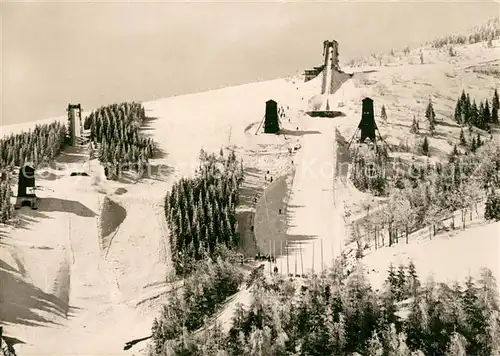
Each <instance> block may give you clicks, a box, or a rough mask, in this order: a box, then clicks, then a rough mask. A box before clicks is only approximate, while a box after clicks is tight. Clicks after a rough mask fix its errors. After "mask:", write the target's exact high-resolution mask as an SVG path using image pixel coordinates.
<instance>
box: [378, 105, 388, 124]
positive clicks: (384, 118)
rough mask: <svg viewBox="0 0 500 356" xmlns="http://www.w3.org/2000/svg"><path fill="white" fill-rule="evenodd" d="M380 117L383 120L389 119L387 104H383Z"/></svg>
mask: <svg viewBox="0 0 500 356" xmlns="http://www.w3.org/2000/svg"><path fill="white" fill-rule="evenodd" d="M380 118H381V119H382V120H383V121H387V112H386V111H385V105H382V110H381V112H380Z"/></svg>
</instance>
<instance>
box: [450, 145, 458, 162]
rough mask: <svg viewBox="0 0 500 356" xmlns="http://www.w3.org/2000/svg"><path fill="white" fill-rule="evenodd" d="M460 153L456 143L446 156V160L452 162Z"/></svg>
mask: <svg viewBox="0 0 500 356" xmlns="http://www.w3.org/2000/svg"><path fill="white" fill-rule="evenodd" d="M459 155H460V152H458V148H457V145H454V146H453V150H452V151H451V152H450V154H449V156H448V162H450V163H453V162H455V160H456V158H457V157H458V156H459Z"/></svg>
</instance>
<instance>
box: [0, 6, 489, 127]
mask: <svg viewBox="0 0 500 356" xmlns="http://www.w3.org/2000/svg"><path fill="white" fill-rule="evenodd" d="M498 6H499V4H498V3H495V2H492V1H486V0H484V1H475V2H456V1H454V2H451V1H441V2H405V3H401V2H359V1H352V0H351V1H348V0H346V1H343V2H333V1H331V2H327V1H321V2H320V1H317V2H308V3H304V2H302V3H301V2H284V1H281V2H270V1H267V2H255V1H254V2H249V1H247V2H224V3H223V2H204V3H202V2H191V3H185V2H184V3H183V2H168V3H167V2H118V1H115V2H110V1H108V2H98V1H92V2H83V1H80V2H46V1H45V2H42V1H38V2H33V1H32V2H29V3H28V2H25V3H23V2H19V1H17V2H8V1H7V2H5V1H4V3H3V4H2V5H1V8H0V11H1V16H2V73H1V74H2V78H1V80H2V93H1V94H2V95H1V97H2V102H1V104H2V110H1V112H2V117H1V118H0V123H2V124H4V125H7V124H12V123H16V122H24V121H30V120H38V119H43V118H47V117H50V116H60V115H64V114H65V108H66V106H67V104H68V103H69V102H72V103H81V104H82V106H83V107H84V109H91V108H94V107H96V106H99V105H103V104H109V103H112V102H116V101H121V100H133V99H134V100H151V99H155V98H161V97H167V96H171V95H177V94H183V93H189V92H196V91H201V90H207V89H210V88H218V87H222V86H226V85H231V84H242V83H246V82H249V81H256V80H262V79H271V78H278V77H283V76H286V75H289V74H293V73H295V72H296V71H299V70H300V71H302V70H303V69H306V68H309V67H312V66H314V65H319V64H321V59H322V58H321V52H322V43H323V41H324V40H326V39H336V40H337V41H338V42H339V52H340V56H341V60H342V59H346V58H349V57H352V56H353V55H358V54H364V53H371V52H373V51H376V50H388V49H389V48H391V47H395V48H400V47H402V46H404V45H406V44H419V43H421V42H425V41H428V40H431V39H433V38H435V37H437V36H440V35H444V34H449V33H455V32H462V31H464V30H466V29H468V28H470V27H472V26H475V25H478V24H481V23H482V22H484V21H485V20H486V19H488V18H491V17H493V16H498V13H499V7H498Z"/></svg>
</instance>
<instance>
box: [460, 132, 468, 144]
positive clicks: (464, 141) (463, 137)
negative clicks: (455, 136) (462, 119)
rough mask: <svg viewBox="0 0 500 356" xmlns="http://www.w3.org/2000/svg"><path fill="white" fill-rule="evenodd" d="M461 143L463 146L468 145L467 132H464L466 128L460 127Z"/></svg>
mask: <svg viewBox="0 0 500 356" xmlns="http://www.w3.org/2000/svg"><path fill="white" fill-rule="evenodd" d="M459 140H460V145H461V146H467V141H466V140H465V134H464V128H463V127H462V128H460V138H459Z"/></svg>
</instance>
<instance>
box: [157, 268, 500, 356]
mask: <svg viewBox="0 0 500 356" xmlns="http://www.w3.org/2000/svg"><path fill="white" fill-rule="evenodd" d="M209 274H210V276H212V275H214V274H213V273H209ZM233 280H235V281H237V280H238V279H237V278H235V277H233ZM212 283H213V285H215V283H218V282H216V281H215V280H214V281H213V282H212ZM495 283H496V282H495V280H494V277H493V276H492V273H491V271H489V270H486V269H485V270H483V271H482V273H481V276H480V278H479V279H478V280H473V279H472V278H470V277H469V278H468V279H467V280H466V281H465V284H464V285H460V284H458V283H455V284H453V285H451V286H449V285H447V284H445V283H436V282H434V281H433V280H432V279H429V280H428V281H426V282H425V283H421V282H420V281H419V278H418V275H417V273H416V270H415V266H413V265H412V264H411V263H410V265H409V266H399V268H398V270H397V271H396V270H395V269H394V267H392V266H391V267H390V269H389V277H388V278H387V280H386V282H385V284H384V286H383V288H382V290H381V291H374V290H373V289H372V287H371V285H370V284H369V282H368V280H367V278H366V275H365V272H364V271H363V269H362V267H361V266H358V267H357V268H356V269H355V270H354V271H353V272H352V273H351V274H350V275H349V276H346V274H345V273H344V272H343V271H336V270H333V271H332V273H331V274H329V275H327V276H324V277H322V278H312V279H306V280H304V281H303V283H302V286H301V287H299V285H297V283H296V281H294V280H293V279H288V278H282V277H281V276H278V275H275V276H274V277H272V279H271V280H270V281H269V280H267V279H266V278H265V277H264V276H263V275H261V277H260V278H258V279H257V281H256V282H255V283H254V291H253V297H254V298H253V300H252V302H251V304H250V305H249V306H248V307H246V308H243V307H242V306H241V305H240V306H237V307H236V308H237V310H236V312H235V315H234V317H233V320H232V321H231V328H230V330H229V332H228V333H224V332H223V331H222V328H221V326H220V324H219V323H218V322H215V323H212V324H211V323H210V322H209V321H208V319H205V322H204V323H203V325H204V328H202V329H199V325H200V324H199V323H198V324H197V325H196V327H192V326H189V324H188V323H186V321H187V320H190V319H189V317H188V316H189V315H193V311H192V309H190V308H193V309H196V308H197V304H194V305H193V304H191V306H190V305H189V301H190V300H192V299H191V296H190V294H189V293H184V295H182V296H180V295H179V294H176V295H173V296H171V297H170V298H169V303H168V304H167V306H165V308H164V311H163V313H162V315H161V317H160V318H158V319H157V320H156V321H155V323H154V326H153V330H152V331H153V333H152V337H153V345H154V346H153V347H152V348H151V349H150V351H149V355H150V356H167V355H168V356H171V355H193V356H196V355H200V356H201V355H214V356H215V355H217V356H223V355H227V356H229V355H244V356H253V355H259V356H261V355H262V356H279V355H364V356H385V355H387V356H423V355H445V356H465V355H478V356H479V355H484V356H487V355H488V356H490V355H497V354H498V353H499V352H500V334H499V332H500V317H499V315H500V314H499V302H498V291H497V289H496V285H495ZM205 288H206V287H205V284H204V282H203V289H205ZM208 290H209V291H211V292H210V293H208V294H209V295H206V298H209V299H211V298H212V297H213V296H212V295H211V293H217V292H216V290H215V289H214V288H209V289H208ZM195 331H197V332H195Z"/></svg>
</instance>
